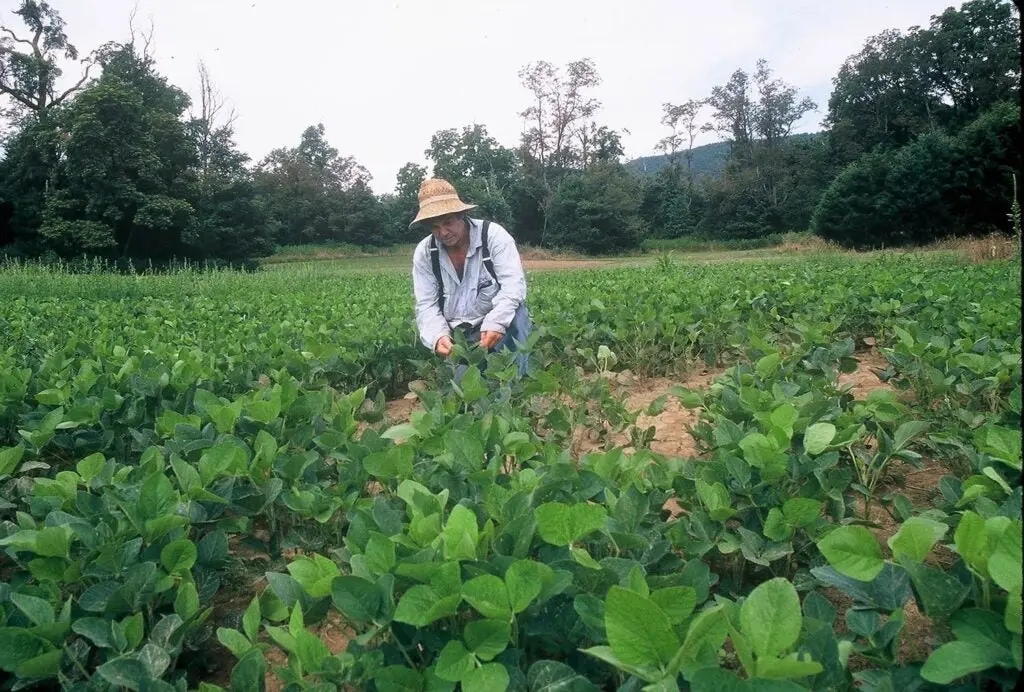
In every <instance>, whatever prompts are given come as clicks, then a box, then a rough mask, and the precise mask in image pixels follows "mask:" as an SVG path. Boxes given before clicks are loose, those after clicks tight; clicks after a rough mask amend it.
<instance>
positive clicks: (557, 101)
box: [519, 58, 601, 172]
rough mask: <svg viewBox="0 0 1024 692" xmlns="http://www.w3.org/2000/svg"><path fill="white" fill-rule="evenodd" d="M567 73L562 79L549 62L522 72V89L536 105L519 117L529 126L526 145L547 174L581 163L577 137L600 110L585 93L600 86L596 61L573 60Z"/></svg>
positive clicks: (526, 67)
mask: <svg viewBox="0 0 1024 692" xmlns="http://www.w3.org/2000/svg"><path fill="white" fill-rule="evenodd" d="M565 72H566V74H565V77H564V78H563V77H562V75H561V72H560V71H559V69H558V68H557V67H555V66H554V65H552V64H551V63H549V62H547V61H546V60H541V61H539V62H535V63H530V64H528V65H526V66H525V67H523V68H522V69H521V70H520V71H519V78H520V80H521V81H522V84H523V86H525V87H526V88H527V89H528V90H529V91H530V93H531V95H532V96H533V103H532V104H531V105H530V106H528V107H527V108H526V109H525V110H523V111H522V112H521V113H520V116H521V117H522V118H523V119H524V121H525V123H526V126H527V129H526V131H525V132H524V133H523V145H524V147H525V149H526V151H527V153H528V154H529V155H530V156H531V157H532V158H533V159H535V160H536V161H537V162H539V164H540V166H541V168H542V169H543V170H544V171H545V172H547V171H548V170H550V169H571V168H573V167H574V164H575V165H578V164H579V163H580V160H581V159H580V155H579V150H578V149H576V148H575V147H574V141H573V139H574V135H576V134H577V132H578V130H579V129H580V128H581V127H582V126H584V125H585V124H586V123H587V122H588V121H589V119H590V118H591V117H592V116H593V115H594V114H595V113H596V112H597V111H598V109H599V108H600V107H601V102H600V101H598V100H597V99H595V98H592V97H590V96H588V95H587V93H586V92H587V90H589V89H592V88H594V87H596V86H598V85H599V84H600V83H601V76H600V75H599V74H598V72H597V67H596V66H595V65H594V62H593V60H591V59H590V58H584V59H582V60H574V61H572V62H570V63H569V64H568V65H566V68H565Z"/></svg>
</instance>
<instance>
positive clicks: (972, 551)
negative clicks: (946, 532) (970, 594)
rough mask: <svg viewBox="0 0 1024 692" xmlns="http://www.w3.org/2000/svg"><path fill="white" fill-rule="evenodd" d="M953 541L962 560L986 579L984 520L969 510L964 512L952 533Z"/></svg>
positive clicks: (986, 561) (986, 535)
mask: <svg viewBox="0 0 1024 692" xmlns="http://www.w3.org/2000/svg"><path fill="white" fill-rule="evenodd" d="M953 541H954V542H955V544H956V550H957V552H958V553H960V555H961V556H962V557H963V559H964V561H965V562H966V563H967V564H968V565H970V566H971V568H972V569H974V571H976V572H977V573H978V574H980V575H981V576H982V577H984V578H986V579H987V578H988V558H989V554H990V550H989V545H988V532H987V531H986V529H985V520H984V519H982V518H981V517H980V516H979V515H977V514H975V513H974V512H972V511H970V510H968V511H966V512H964V513H963V516H961V517H960V523H959V524H958V525H957V527H956V532H955V533H954V534H953Z"/></svg>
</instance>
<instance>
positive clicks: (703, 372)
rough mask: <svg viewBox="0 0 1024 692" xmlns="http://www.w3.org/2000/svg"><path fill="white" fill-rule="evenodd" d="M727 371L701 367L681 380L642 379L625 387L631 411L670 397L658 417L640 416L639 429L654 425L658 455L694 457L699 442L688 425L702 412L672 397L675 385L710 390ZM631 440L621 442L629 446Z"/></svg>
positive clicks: (654, 447)
mask: <svg viewBox="0 0 1024 692" xmlns="http://www.w3.org/2000/svg"><path fill="white" fill-rule="evenodd" d="M723 372H724V370H718V369H716V370H712V369H708V368H702V369H700V370H694V371H693V372H691V373H689V374H688V375H687V376H686V378H685V379H683V380H682V381H678V380H674V379H669V378H665V377H655V378H650V379H645V380H640V381H638V382H636V383H635V384H633V385H631V386H629V387H627V388H626V390H625V393H626V407H627V408H628V409H630V410H631V411H636V410H644V409H646V408H647V407H648V406H650V405H651V403H652V402H654V400H655V399H657V398H658V397H660V396H662V395H667V399H666V403H665V409H664V410H663V411H662V412H661V413H659V414H658V415H656V416H649V415H647V414H646V413H642V414H640V416H639V417H638V418H637V421H636V427H637V428H639V429H640V430H645V429H647V428H648V427H650V426H652V425H653V426H654V441H653V442H651V450H652V451H654V452H657V453H658V454H664V455H665V456H675V457H695V456H698V453H697V443H696V441H695V440H694V439H693V436H692V435H691V434H690V430H689V426H692V425H695V424H696V423H697V420H698V418H699V411H698V410H696V409H688V408H685V407H684V406H683V405H682V404H680V403H679V399H677V398H676V397H674V396H672V395H671V394H669V393H668V392H669V390H670V389H671V388H672V387H675V386H683V387H686V388H688V389H707V388H708V387H709V386H710V385H711V383H712V382H713V381H714V380H715V378H716V377H718V376H719V375H721V374H722V373H723ZM626 442H628V440H622V443H626Z"/></svg>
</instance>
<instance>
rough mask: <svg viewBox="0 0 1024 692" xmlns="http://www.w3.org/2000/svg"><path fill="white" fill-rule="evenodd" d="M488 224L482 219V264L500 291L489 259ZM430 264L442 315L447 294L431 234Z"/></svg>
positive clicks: (499, 284)
mask: <svg viewBox="0 0 1024 692" xmlns="http://www.w3.org/2000/svg"><path fill="white" fill-rule="evenodd" d="M490 225H491V222H490V221H488V220H485V221H484V227H483V230H481V232H480V244H481V245H482V246H483V253H484V258H483V259H484V266H485V267H487V271H488V272H489V273H490V275H491V277H492V278H493V279H494V283H496V284H498V290H499V291H500V290H501V282H500V281H498V273H497V272H496V271H494V261H493V260H492V259H491V245H490V243H489V242H488V238H487V232H488V231H489V230H490ZM430 266H431V268H432V269H433V270H434V280H435V281H437V304H438V306H439V307H440V308H441V314H442V315H443V314H444V302H445V299H446V298H447V297H448V296H446V295H445V292H444V280H443V279H442V278H441V250H440V249H439V248H438V247H437V238H435V237H434V236H433V235H431V236H430Z"/></svg>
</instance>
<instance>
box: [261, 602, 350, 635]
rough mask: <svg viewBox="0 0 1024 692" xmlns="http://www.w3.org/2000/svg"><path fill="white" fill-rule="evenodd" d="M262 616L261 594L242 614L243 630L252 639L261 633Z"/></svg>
mask: <svg viewBox="0 0 1024 692" xmlns="http://www.w3.org/2000/svg"><path fill="white" fill-rule="evenodd" d="M339 610H340V609H339ZM261 618H262V613H261V612H260V599H259V596H253V599H252V601H250V602H249V607H248V608H246V609H245V613H244V614H243V615H242V630H243V631H244V632H245V636H247V637H248V638H249V640H250V641H256V637H257V636H258V635H259V633H260V620H261Z"/></svg>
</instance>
